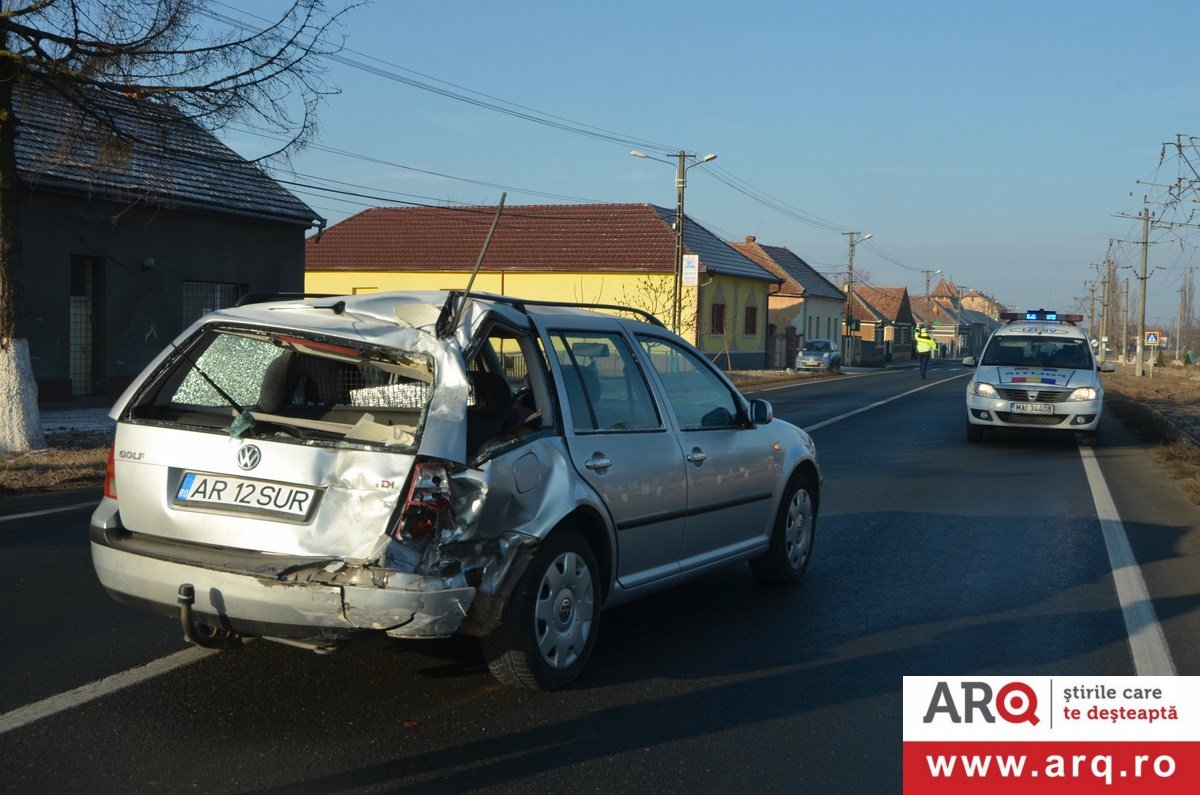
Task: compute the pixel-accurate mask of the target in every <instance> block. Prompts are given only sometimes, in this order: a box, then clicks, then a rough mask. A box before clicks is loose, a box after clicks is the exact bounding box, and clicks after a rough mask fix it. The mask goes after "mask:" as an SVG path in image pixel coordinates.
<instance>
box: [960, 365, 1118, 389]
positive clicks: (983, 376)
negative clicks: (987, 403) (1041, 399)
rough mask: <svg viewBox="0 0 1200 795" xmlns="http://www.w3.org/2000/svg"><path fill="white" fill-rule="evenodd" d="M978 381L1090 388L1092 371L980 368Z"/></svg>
mask: <svg viewBox="0 0 1200 795" xmlns="http://www.w3.org/2000/svg"><path fill="white" fill-rule="evenodd" d="M975 380H976V381H986V382H988V383H990V384H1005V385H1007V384H1040V385H1045V386H1090V385H1091V384H1092V381H1094V380H1095V377H1094V376H1093V375H1092V372H1091V371H1090V370H1071V369H1066V368H1062V367H980V368H979V372H978V375H977V376H976V377H975Z"/></svg>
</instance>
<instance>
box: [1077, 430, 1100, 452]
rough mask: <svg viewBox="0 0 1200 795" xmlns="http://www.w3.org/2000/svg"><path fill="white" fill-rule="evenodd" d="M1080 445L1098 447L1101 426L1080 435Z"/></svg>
mask: <svg viewBox="0 0 1200 795" xmlns="http://www.w3.org/2000/svg"><path fill="white" fill-rule="evenodd" d="M1079 443H1080V444H1081V445H1083V446H1084V447H1095V446H1096V445H1098V444H1099V443H1100V426H1099V425H1097V426H1096V427H1095V429H1094V430H1090V431H1083V432H1082V433H1080V434H1079Z"/></svg>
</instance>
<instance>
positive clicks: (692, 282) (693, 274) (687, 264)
mask: <svg viewBox="0 0 1200 795" xmlns="http://www.w3.org/2000/svg"><path fill="white" fill-rule="evenodd" d="M699 283H700V255H699V254H684V255H683V286H684V287H695V286H696V285H697V284H699Z"/></svg>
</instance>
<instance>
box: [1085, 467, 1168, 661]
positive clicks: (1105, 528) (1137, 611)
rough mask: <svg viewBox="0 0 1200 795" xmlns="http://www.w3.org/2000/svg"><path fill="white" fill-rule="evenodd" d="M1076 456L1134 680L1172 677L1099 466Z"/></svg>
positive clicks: (1164, 641)
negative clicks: (1100, 537) (1089, 493)
mask: <svg viewBox="0 0 1200 795" xmlns="http://www.w3.org/2000/svg"><path fill="white" fill-rule="evenodd" d="M1079 456H1080V458H1082V459H1083V471H1084V473H1086V474H1087V481H1088V486H1089V487H1090V488H1091V490H1092V501H1093V502H1095V504H1096V516H1098V517H1099V518H1100V530H1101V532H1102V533H1103V534H1104V546H1105V548H1106V549H1107V550H1108V564H1109V566H1110V567H1112V576H1113V584H1114V585H1115V586H1116V589H1117V601H1118V602H1119V603H1120V604H1121V615H1122V616H1123V617H1124V618H1125V632H1126V633H1127V634H1128V635H1129V650H1130V652H1132V653H1133V667H1134V669H1135V670H1136V671H1137V675H1138V676H1174V675H1175V664H1174V662H1172V661H1171V651H1170V649H1169V648H1168V647H1167V639H1166V636H1165V635H1163V631H1162V625H1161V624H1159V623H1158V615H1157V614H1156V613H1155V612H1154V603H1153V602H1151V601H1150V592H1149V591H1147V590H1146V580H1145V579H1144V578H1143V577H1142V570H1141V568H1139V567H1138V563H1137V558H1135V557H1134V556H1133V549H1132V548H1131V547H1130V546H1129V536H1128V534H1126V532H1125V524H1124V523H1123V522H1122V521H1121V515H1120V514H1119V513H1117V505H1116V503H1115V502H1113V498H1112V494H1111V493H1110V492H1109V490H1108V482H1107V481H1106V480H1105V479H1104V473H1103V472H1102V471H1101V470H1100V462H1099V461H1097V460H1096V453H1095V452H1094V451H1093V450H1092V449H1091V448H1090V447H1080V448H1079Z"/></svg>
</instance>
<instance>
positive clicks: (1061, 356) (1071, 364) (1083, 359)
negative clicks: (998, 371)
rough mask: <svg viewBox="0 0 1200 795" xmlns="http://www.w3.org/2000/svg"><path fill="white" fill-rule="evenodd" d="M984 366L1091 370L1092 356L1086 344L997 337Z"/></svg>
mask: <svg viewBox="0 0 1200 795" xmlns="http://www.w3.org/2000/svg"><path fill="white" fill-rule="evenodd" d="M980 364H982V365H985V366H987V365H992V366H996V367H1058V368H1063V369H1067V370H1089V369H1091V368H1092V352H1091V351H1090V350H1088V345H1087V343H1086V342H1084V341H1083V340H1077V339H1076V340H1073V339H1061V338H1054V337H1049V336H1029V337H1018V336H1004V337H994V338H993V339H992V341H991V343H989V344H988V347H987V350H986V351H984V353H983V360H982V361H981V362H980Z"/></svg>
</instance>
